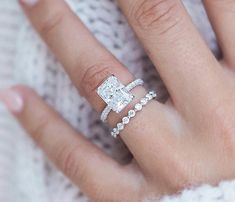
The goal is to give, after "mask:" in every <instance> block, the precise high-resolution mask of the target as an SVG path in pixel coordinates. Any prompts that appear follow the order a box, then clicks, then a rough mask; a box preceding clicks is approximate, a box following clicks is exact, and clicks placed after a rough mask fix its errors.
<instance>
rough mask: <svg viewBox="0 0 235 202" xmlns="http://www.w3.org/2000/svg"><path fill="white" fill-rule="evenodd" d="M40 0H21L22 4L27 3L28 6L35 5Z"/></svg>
mask: <svg viewBox="0 0 235 202" xmlns="http://www.w3.org/2000/svg"><path fill="white" fill-rule="evenodd" d="M38 1H39V0H20V2H21V3H22V4H25V5H27V6H34V5H35V4H36V3H38Z"/></svg>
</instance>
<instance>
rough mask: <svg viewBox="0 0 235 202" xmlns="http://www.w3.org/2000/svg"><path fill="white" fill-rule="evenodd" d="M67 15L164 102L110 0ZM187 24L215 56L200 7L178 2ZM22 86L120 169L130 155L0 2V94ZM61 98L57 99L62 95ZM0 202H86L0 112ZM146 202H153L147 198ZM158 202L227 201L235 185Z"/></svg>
mask: <svg viewBox="0 0 235 202" xmlns="http://www.w3.org/2000/svg"><path fill="white" fill-rule="evenodd" d="M67 2H68V4H69V5H70V6H71V8H72V9H73V11H74V12H75V13H76V14H77V15H79V17H80V18H81V19H82V21H83V22H84V24H86V26H87V27H88V28H89V29H90V30H91V32H93V34H94V35H95V36H96V38H97V39H98V40H99V41H100V42H101V43H103V44H104V46H106V47H107V49H108V50H109V51H111V52H112V53H113V54H114V55H115V56H116V57H117V58H118V59H119V60H120V61H121V62H122V63H123V64H125V65H126V66H127V67H128V68H129V69H130V71H131V72H132V73H133V74H134V75H136V77H140V78H143V79H144V80H145V81H146V83H147V86H148V87H149V88H153V89H156V90H157V91H158V92H159V94H160V99H161V100H165V99H166V98H167V96H168V94H167V92H166V90H165V87H164V85H163V83H162V82H161V80H160V78H159V76H158V74H157V73H156V72H155V69H154V68H153V65H152V64H151V62H150V61H149V60H148V58H147V57H146V54H145V53H144V51H143V49H142V48H141V46H140V45H139V43H138V40H137V39H136V38H135V35H134V34H133V32H132V31H131V29H130V28H129V26H128V24H127V22H126V20H125V18H124V17H123V16H122V14H121V12H120V10H119V9H118V7H117V4H116V2H115V1H112V0H68V1H67ZM184 3H185V6H186V8H187V9H188V11H189V13H190V14H191V16H192V19H193V22H194V23H195V25H196V26H197V28H198V29H199V31H200V32H201V33H202V35H203V37H204V39H205V41H206V42H207V43H208V46H209V47H210V48H211V50H212V51H213V52H214V53H215V54H216V55H219V51H218V47H217V44H216V40H215V36H214V33H213V31H212V29H211V27H210V24H209V23H208V19H207V17H206V14H205V11H204V9H203V6H202V3H201V1H200V0H194V1H191V0H184ZM18 83H21V84H26V85H28V86H30V87H32V88H33V89H35V90H36V91H37V92H38V93H39V94H40V95H41V96H42V97H43V98H44V99H45V101H47V102H48V103H49V104H51V105H52V106H53V107H54V108H55V109H56V110H57V111H59V112H60V114H61V115H62V116H63V117H64V118H65V119H66V120H67V121H68V122H69V123H71V125H73V126H74V127H75V128H76V129H78V130H80V131H81V132H83V133H84V134H85V135H86V136H87V137H88V138H89V139H90V141H92V142H94V144H96V145H98V146H99V147H100V148H102V149H103V150H104V152H107V153H108V154H110V155H111V156H112V157H113V158H115V159H116V160H117V161H120V162H127V161H128V160H129V159H130V154H129V152H128V150H127V149H126V148H125V146H124V144H123V143H121V142H120V141H119V140H114V139H112V138H111V137H110V136H109V129H108V127H107V126H105V125H103V124H101V122H100V121H99V115H98V114H97V113H96V112H94V111H93V110H92V109H91V107H90V106H89V104H88V103H87V102H86V101H85V100H84V99H83V98H82V97H81V96H79V93H78V92H77V90H76V88H75V87H74V86H73V85H72V83H71V81H70V80H69V78H68V76H67V75H66V73H65V72H64V70H63V68H62V67H61V65H60V64H59V62H58V61H57V60H56V59H55V58H54V56H53V54H52V53H51V52H50V51H49V50H48V48H47V47H46V45H45V44H44V43H43V42H42V40H41V39H40V38H39V36H38V35H37V34H36V33H35V31H34V30H33V28H32V27H31V25H30V23H29V22H28V20H27V19H26V17H25V16H24V15H23V12H22V11H21V9H20V7H19V5H18V3H17V1H16V0H1V1H0V88H6V87H8V86H11V85H14V84H18ZM61 92H63V93H61ZM0 114H1V115H0V201H1V202H86V201H89V200H88V199H87V198H86V197H85V196H84V195H83V194H82V193H81V192H80V191H79V189H78V187H76V186H74V185H73V184H72V183H71V182H70V181H69V180H68V179H67V178H66V177H65V176H64V175H63V174H62V173H61V172H60V171H58V170H57V169H56V168H55V167H54V166H53V165H52V164H51V163H50V162H49V161H48V160H47V158H46V156H45V155H44V154H43V152H42V151H41V150H40V149H39V148H38V147H37V146H36V145H35V144H34V143H33V142H32V140H31V139H30V138H29V137H28V136H27V135H26V134H25V132H24V131H23V129H21V128H20V126H19V125H18V124H17V123H16V121H15V120H14V118H13V117H12V116H11V115H10V114H9V113H8V112H7V111H6V109H5V108H4V106H2V105H0ZM146 201H157V199H156V198H154V197H153V198H149V199H146ZM161 201H162V202H222V201H224V202H233V201H235V182H234V181H229V182H221V184H220V185H218V186H217V187H212V186H209V185H202V186H201V187H198V188H194V189H188V190H184V191H183V192H182V193H180V194H179V195H177V196H171V197H169V196H167V197H164V198H162V199H161Z"/></svg>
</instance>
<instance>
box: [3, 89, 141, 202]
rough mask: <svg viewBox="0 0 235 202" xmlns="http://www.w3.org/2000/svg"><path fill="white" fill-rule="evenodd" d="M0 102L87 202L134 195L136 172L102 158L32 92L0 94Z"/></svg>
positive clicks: (12, 90) (94, 147) (136, 187)
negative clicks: (85, 195) (78, 188)
mask: <svg viewBox="0 0 235 202" xmlns="http://www.w3.org/2000/svg"><path fill="white" fill-rule="evenodd" d="M0 101H1V102H3V103H4V104H5V105H6V106H7V107H8V109H9V110H10V111H11V112H12V113H13V114H14V115H15V116H16V118H17V119H18V120H19V122H20V123H21V125H22V126H23V127H24V128H25V130H26V131H27V132H28V133H29V135H30V136H31V137H32V138H33V139H34V140H35V141H36V143H37V144H38V145H39V146H40V147H41V148H42V149H43V150H44V152H45V153H46V154H47V155H48V157H49V158H50V159H51V160H52V161H53V162H54V163H55V164H56V166H58V168H59V169H61V170H62V171H63V172H64V173H65V174H66V175H67V176H68V177H69V178H70V179H71V180H72V181H73V182H74V183H75V184H77V185H78V186H79V187H80V188H81V190H82V191H83V192H84V193H85V194H87V195H88V196H89V197H90V198H92V199H93V200H95V201H113V200H114V199H118V200H117V201H126V200H127V199H128V198H130V196H132V197H133V196H135V195H136V194H135V193H136V191H138V188H139V187H140V186H138V185H139V182H138V181H136V175H137V174H139V172H138V171H137V170H136V169H134V167H131V166H126V167H124V166H121V165H119V164H118V163H117V162H116V161H114V160H113V159H111V158H110V157H108V156H107V155H105V154H104V153H103V152H102V151H100V150H99V149H98V148H97V147H96V146H94V145H93V144H92V143H90V142H89V141H88V140H86V139H85V138H84V137H83V136H82V135H81V134H78V133H77V131H75V130H74V129H73V128H72V127H71V126H70V125H69V124H68V123H66V122H65V121H64V120H63V118H62V117H61V116H59V114H58V113H56V112H55V111H54V110H52V109H51V108H50V107H49V106H48V105H46V104H45V103H44V102H43V100H42V99H41V98H40V97H39V96H38V95H37V94H36V93H34V92H33V91H32V90H30V89H29V88H27V87H23V86H18V87H14V88H12V89H10V90H5V91H2V92H0ZM133 171H134V172H133ZM138 178H139V177H138ZM138 178H137V179H138Z"/></svg>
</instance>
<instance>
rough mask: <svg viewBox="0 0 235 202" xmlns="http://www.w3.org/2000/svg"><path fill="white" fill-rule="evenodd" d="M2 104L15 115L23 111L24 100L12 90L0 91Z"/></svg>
mask: <svg viewBox="0 0 235 202" xmlns="http://www.w3.org/2000/svg"><path fill="white" fill-rule="evenodd" d="M0 102H2V103H3V104H4V105H5V106H6V107H7V109H8V110H9V111H11V112H13V113H19V112H21V111H22V109H23V98H22V97H21V95H19V94H18V93H17V92H15V91H14V90H12V89H7V90H2V91H0Z"/></svg>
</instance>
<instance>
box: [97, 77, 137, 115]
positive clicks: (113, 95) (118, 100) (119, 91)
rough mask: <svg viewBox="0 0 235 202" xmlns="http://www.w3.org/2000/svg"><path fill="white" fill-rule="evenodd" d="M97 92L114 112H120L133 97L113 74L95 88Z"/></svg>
mask: <svg viewBox="0 0 235 202" xmlns="http://www.w3.org/2000/svg"><path fill="white" fill-rule="evenodd" d="M97 93H98V95H99V96H100V97H101V98H102V99H103V100H104V102H105V103H106V104H107V105H108V106H109V107H110V108H111V109H112V110H113V111H115V112H116V113H119V112H121V111H122V110H123V109H124V108H125V107H126V106H127V105H128V104H129V103H130V102H131V101H132V100H133V99H134V96H133V95H132V94H131V93H129V92H128V91H127V90H126V88H125V86H124V85H123V84H122V83H121V82H120V81H119V80H118V79H117V78H116V77H115V76H110V77H109V78H108V79H107V80H105V81H104V82H103V83H102V84H101V85H100V86H99V88H98V89H97Z"/></svg>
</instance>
